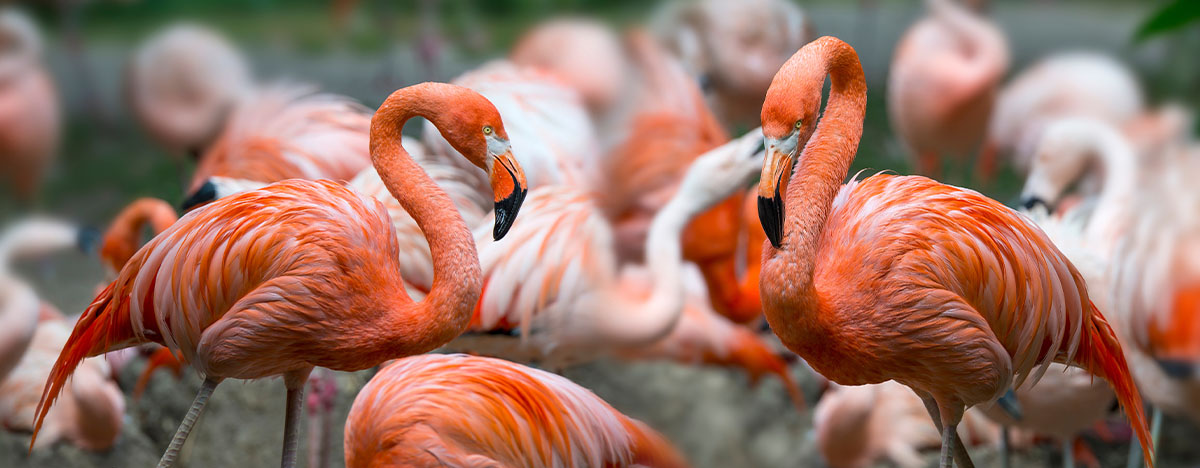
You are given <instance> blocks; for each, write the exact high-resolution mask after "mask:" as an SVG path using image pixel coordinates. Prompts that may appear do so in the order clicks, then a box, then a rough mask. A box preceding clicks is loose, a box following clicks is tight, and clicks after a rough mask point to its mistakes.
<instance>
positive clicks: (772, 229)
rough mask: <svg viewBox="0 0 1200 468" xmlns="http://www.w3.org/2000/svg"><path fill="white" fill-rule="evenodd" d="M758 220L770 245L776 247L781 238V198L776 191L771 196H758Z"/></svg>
mask: <svg viewBox="0 0 1200 468" xmlns="http://www.w3.org/2000/svg"><path fill="white" fill-rule="evenodd" d="M758 222H759V223H760V224H762V228H763V232H765V233H766V234H767V239H768V240H770V241H771V246H772V247H775V248H777V249H778V248H779V246H780V241H781V240H782V239H783V199H782V198H781V197H780V196H779V192H778V191H776V192H775V196H774V197H771V198H763V197H761V196H760V197H758Z"/></svg>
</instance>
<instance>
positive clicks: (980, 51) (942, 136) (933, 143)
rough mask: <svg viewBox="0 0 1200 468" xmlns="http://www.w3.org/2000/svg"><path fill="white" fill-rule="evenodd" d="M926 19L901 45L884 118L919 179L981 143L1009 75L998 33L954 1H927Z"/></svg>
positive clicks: (1004, 47) (890, 76)
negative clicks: (1002, 83)
mask: <svg viewBox="0 0 1200 468" xmlns="http://www.w3.org/2000/svg"><path fill="white" fill-rule="evenodd" d="M926 5H928V8H929V11H930V15H929V16H928V17H927V18H924V19H922V20H920V21H918V22H917V23H916V24H914V25H913V26H912V27H910V28H909V29H908V31H906V32H905V33H904V36H902V37H901V38H900V42H899V44H898V45H897V46H896V52H895V55H894V56H893V57H892V67H891V71H890V72H889V73H888V88H887V89H888V94H887V99H888V117H889V120H890V121H891V124H892V127H893V128H895V129H896V134H897V135H898V136H899V137H900V139H901V141H903V142H904V145H905V146H906V147H907V149H908V152H909V154H910V155H912V156H913V157H914V163H915V164H914V165H915V167H916V169H917V171H918V172H920V173H922V174H927V175H932V176H936V175H937V174H938V173H939V172H940V170H941V165H942V162H941V159H940V157H941V156H944V155H954V156H963V155H966V154H968V153H970V152H973V151H974V150H975V149H976V148H977V147H978V146H979V144H980V142H981V141H982V140H983V136H984V132H985V131H986V130H987V124H988V117H989V116H990V115H991V112H992V105H993V104H994V103H995V100H996V89H997V88H998V87H999V85H1000V80H1002V79H1003V78H1004V72H1005V70H1007V69H1008V60H1009V58H1008V55H1009V54H1008V45H1007V44H1006V43H1005V40H1004V33H1003V32H1002V31H1001V30H1000V29H999V28H997V27H996V26H995V25H993V24H992V23H991V22H989V21H988V20H986V19H984V18H983V17H981V16H978V15H976V14H974V13H973V12H971V11H969V10H967V9H966V8H965V7H963V6H961V5H958V4H956V3H954V2H953V1H952V0H928V1H926Z"/></svg>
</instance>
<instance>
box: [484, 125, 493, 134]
mask: <svg viewBox="0 0 1200 468" xmlns="http://www.w3.org/2000/svg"><path fill="white" fill-rule="evenodd" d="M492 132H493V130H492V126H491V125H484V127H483V134H484V135H491V134H492Z"/></svg>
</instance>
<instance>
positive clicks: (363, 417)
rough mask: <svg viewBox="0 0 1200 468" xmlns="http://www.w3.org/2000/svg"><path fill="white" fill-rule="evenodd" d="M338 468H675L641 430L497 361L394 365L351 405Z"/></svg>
mask: <svg viewBox="0 0 1200 468" xmlns="http://www.w3.org/2000/svg"><path fill="white" fill-rule="evenodd" d="M345 446H346V466H348V467H352V468H358V467H373V466H435V465H440V466H527V467H586V466H591V467H600V466H646V467H661V468H667V467H684V466H687V464H686V462H685V461H684V460H683V457H682V456H681V455H679V453H678V452H676V450H675V448H674V447H672V446H671V445H670V443H668V442H667V440H666V439H665V438H664V437H663V436H661V435H659V434H658V433H657V432H655V431H654V430H653V429H650V428H649V427H648V426H646V425H645V424H643V423H641V422H639V421H637V420H634V419H631V418H629V417H628V416H625V415H623V414H621V413H620V412H618V411H617V410H615V409H613V408H612V407H611V406H609V405H608V403H605V402H604V400H601V399H600V398H599V397H597V396H596V395H595V394H593V393H592V392H590V391H588V390H587V389H585V388H583V387H580V386H579V385H577V384H575V383H573V382H571V381H570V380H567V379H565V378H563V377H560V376H557V375H554V374H551V373H549V372H545V371H541V370H537V369H530V368H528V367H524V366H521V365H519V364H514V363H512V362H508V361H503V360H500V359H492V358H486V357H474V356H465V355H461V354H450V355H446V354H428V355H424V356H413V357H408V358H404V359H400V360H397V361H395V362H393V363H391V364H389V365H388V366H387V367H386V368H384V369H383V370H381V371H380V372H379V374H377V375H375V377H374V378H372V379H371V382H369V383H367V386H366V387H363V389H362V391H361V392H359V394H358V397H356V398H355V399H354V406H352V407H351V408H350V415H349V417H348V418H347V419H346V436H345Z"/></svg>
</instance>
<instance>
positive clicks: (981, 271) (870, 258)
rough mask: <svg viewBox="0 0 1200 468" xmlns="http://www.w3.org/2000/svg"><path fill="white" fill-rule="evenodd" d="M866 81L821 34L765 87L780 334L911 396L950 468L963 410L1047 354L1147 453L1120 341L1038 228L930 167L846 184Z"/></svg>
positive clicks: (768, 209)
mask: <svg viewBox="0 0 1200 468" xmlns="http://www.w3.org/2000/svg"><path fill="white" fill-rule="evenodd" d="M827 76H828V77H829V78H830V79H831V82H832V86H831V88H830V96H829V102H828V104H827V105H826V106H825V110H824V113H823V117H820V118H819V124H818V116H819V115H822V114H821V113H819V111H820V108H821V100H822V96H821V89H822V86H823V84H824V82H825V79H826V77H827ZM866 91H867V89H866V81H865V79H864V77H863V71H862V66H861V65H860V64H859V61H858V55H857V53H855V51H854V49H853V48H852V47H850V45H848V44H846V43H845V42H842V41H840V40H838V39H835V38H832V37H825V38H821V39H818V40H816V41H813V42H812V43H810V44H808V45H806V46H805V47H804V48H802V49H800V50H799V51H798V52H796V55H794V56H792V58H791V59H790V60H789V61H788V62H787V64H786V65H784V67H783V68H782V69H780V71H779V73H778V74H777V75H776V77H775V80H774V82H773V83H772V85H771V89H770V91H768V93H767V102H766V104H765V105H764V106H763V113H762V121H763V134H764V135H765V136H766V138H767V140H766V141H767V153H768V155H767V160H766V163H765V164H764V166H763V171H762V179H761V182H760V184H759V217H760V219H761V220H762V225H763V229H764V231H765V232H766V234H767V237H768V239H769V244H766V245H764V251H763V262H762V272H761V294H762V301H763V310H764V313H765V314H766V316H767V321H768V323H770V325H771V329H772V330H773V331H774V332H775V333H776V334H777V335H779V337H780V339H782V341H783V343H784V344H785V345H787V347H788V348H789V349H791V350H793V351H795V352H796V353H797V354H799V355H800V356H801V357H802V358H804V359H805V360H806V361H807V362H808V363H809V364H810V365H811V366H812V367H813V369H815V370H816V371H817V372H819V373H821V374H822V375H824V376H825V377H827V378H829V379H830V380H832V381H834V382H836V383H840V384H843V385H862V384H869V383H880V382H884V381H887V380H895V381H897V382H900V383H902V384H905V385H907V386H908V387H910V388H912V389H913V390H914V391H916V392H917V393H918V395H920V396H921V398H922V400H923V401H924V402H925V404H926V406H927V408H928V410H929V413H930V415H931V416H932V417H933V419H934V421H935V423H936V424H937V425H938V426H939V429H942V456H941V465H942V466H943V467H948V466H951V465H952V463H951V453H952V452H953V454H954V459H955V461H957V462H958V464H959V465H960V466H972V465H971V462H970V458H969V456H968V455H967V453H966V449H965V448H964V447H963V445H962V441H961V440H959V439H958V438H957V437H956V433H955V428H956V427H957V425H958V423H959V421H960V420H961V418H962V415H963V411H964V409H965V408H967V407H970V406H973V405H976V404H979V403H984V402H989V401H994V400H996V399H997V398H999V397H1000V396H1001V395H1003V394H1004V393H1005V392H1006V391H1008V390H1009V389H1010V388H1012V387H1014V386H1017V387H1019V386H1020V385H1021V384H1023V383H1025V382H1026V381H1027V380H1029V379H1030V378H1031V377H1032V380H1029V381H1033V382H1036V380H1037V379H1038V378H1039V377H1040V375H1041V373H1042V372H1044V370H1045V366H1047V365H1049V364H1050V363H1051V362H1062V363H1068V364H1074V365H1077V366H1080V367H1083V368H1084V369H1086V370H1088V371H1090V372H1092V373H1093V374H1096V375H1098V376H1100V377H1102V378H1105V379H1106V380H1108V381H1109V382H1110V383H1111V384H1112V386H1113V389H1114V391H1115V392H1116V394H1117V398H1118V399H1119V400H1120V402H1121V405H1122V406H1123V407H1124V408H1125V410H1126V412H1127V414H1128V415H1129V418H1130V421H1131V423H1132V424H1133V426H1134V428H1135V430H1136V433H1137V435H1138V438H1139V440H1141V441H1142V442H1143V446H1144V447H1145V452H1144V455H1145V458H1146V460H1147V462H1150V460H1151V453H1152V452H1151V448H1150V444H1149V431H1148V430H1147V428H1146V422H1145V416H1144V414H1143V411H1142V404H1141V399H1140V397H1139V395H1138V391H1137V388H1136V387H1135V386H1134V385H1133V380H1132V378H1131V376H1130V374H1129V369H1128V366H1127V365H1126V363H1125V358H1124V356H1123V355H1122V350H1121V345H1120V343H1119V342H1118V341H1117V338H1116V335H1115V334H1114V332H1113V331H1112V328H1111V327H1110V326H1109V325H1108V322H1107V321H1106V320H1105V318H1104V316H1102V315H1101V314H1100V313H1099V312H1098V311H1097V310H1096V308H1095V306H1094V305H1092V303H1091V301H1090V300H1089V299H1088V290H1087V287H1086V286H1085V284H1084V280H1083V277H1082V276H1081V275H1080V274H1079V272H1078V271H1076V269H1075V267H1074V266H1072V265H1071V263H1070V262H1069V261H1068V260H1067V258H1066V257H1065V256H1064V255H1063V254H1062V253H1061V252H1060V251H1059V250H1058V249H1057V248H1055V246H1054V245H1053V244H1052V243H1051V241H1050V240H1049V239H1048V238H1047V237H1046V235H1045V234H1044V233H1042V232H1041V231H1040V230H1038V228H1037V227H1036V226H1035V225H1034V224H1033V223H1032V222H1030V221H1029V220H1028V219H1027V218H1025V217H1023V216H1021V215H1019V214H1018V213H1016V212H1015V211H1013V210H1011V209H1009V208H1007V207H1005V206H1004V205H1002V204H1000V203H998V202H996V201H994V200H991V199H989V198H986V197H984V196H982V195H980V194H978V193H976V192H973V191H970V190H966V189H961V188H958V187H952V186H948V185H943V184H939V183H937V182H935V181H932V180H930V179H926V178H924V177H901V176H893V175H875V176H872V177H869V178H866V179H864V180H861V181H852V182H850V183H848V184H846V185H844V186H843V185H842V181H843V180H844V179H845V177H846V175H847V172H848V170H849V167H850V163H851V162H852V161H853V159H854V155H855V152H856V151H857V147H858V142H859V140H860V139H861V137H862V123H863V117H864V114H865V111H866V102H867V101H866ZM793 173H794V174H793Z"/></svg>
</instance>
